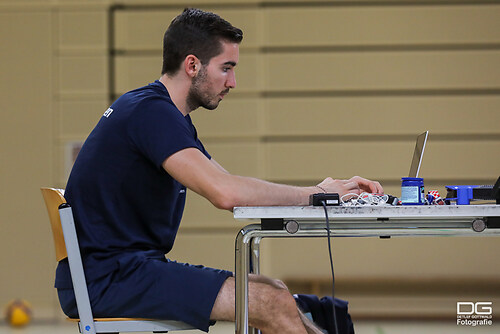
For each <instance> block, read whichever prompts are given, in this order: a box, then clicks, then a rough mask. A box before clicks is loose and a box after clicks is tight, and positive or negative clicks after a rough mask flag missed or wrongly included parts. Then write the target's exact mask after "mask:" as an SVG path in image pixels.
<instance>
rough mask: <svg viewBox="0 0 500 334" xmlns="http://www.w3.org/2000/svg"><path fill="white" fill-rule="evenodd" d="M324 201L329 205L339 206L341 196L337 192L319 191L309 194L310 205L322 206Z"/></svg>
mask: <svg viewBox="0 0 500 334" xmlns="http://www.w3.org/2000/svg"><path fill="white" fill-rule="evenodd" d="M323 202H324V203H325V204H326V205H328V206H339V205H340V196H339V194H337V193H326V194H325V193H318V194H312V195H310V196H309V205H314V206H322V205H323Z"/></svg>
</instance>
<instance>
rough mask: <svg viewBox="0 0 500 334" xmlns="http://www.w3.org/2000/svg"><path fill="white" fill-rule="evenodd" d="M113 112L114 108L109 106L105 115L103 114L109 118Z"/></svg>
mask: <svg viewBox="0 0 500 334" xmlns="http://www.w3.org/2000/svg"><path fill="white" fill-rule="evenodd" d="M112 112H113V109H111V108H108V109H106V111H105V112H104V115H103V116H104V117H106V118H108V117H109V115H111V113H112Z"/></svg>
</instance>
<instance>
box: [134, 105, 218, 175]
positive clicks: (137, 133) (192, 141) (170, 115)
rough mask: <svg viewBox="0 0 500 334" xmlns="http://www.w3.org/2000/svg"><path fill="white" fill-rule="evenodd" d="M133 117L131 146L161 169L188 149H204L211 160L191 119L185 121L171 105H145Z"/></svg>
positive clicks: (187, 117)
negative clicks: (170, 159)
mask: <svg viewBox="0 0 500 334" xmlns="http://www.w3.org/2000/svg"><path fill="white" fill-rule="evenodd" d="M130 117H131V119H130V120H129V125H128V129H127V130H128V134H129V138H130V140H131V142H132V143H131V144H132V145H133V146H134V147H136V149H137V150H138V151H139V152H141V153H142V154H144V155H145V156H146V158H147V159H149V160H150V161H152V162H153V163H154V164H155V165H156V166H157V167H161V165H162V163H163V161H165V159H166V158H168V157H169V156H170V155H172V154H174V153H176V152H178V151H180V150H183V149H185V148H188V147H196V148H198V149H200V150H201V151H202V152H203V153H204V154H205V155H206V156H207V157H208V158H209V159H210V155H209V154H208V153H207V152H206V150H205V148H204V147H203V145H202V144H201V142H200V141H199V140H198V138H197V134H196V129H195V128H194V126H193V124H192V122H191V119H190V118H189V116H186V117H184V115H182V113H180V112H179V110H178V109H177V108H175V107H174V106H173V105H172V104H170V103H169V102H167V101H165V100H163V99H153V100H146V101H143V102H142V103H141V104H140V105H139V106H138V110H137V111H136V112H134V113H133V114H132V115H131V116H130Z"/></svg>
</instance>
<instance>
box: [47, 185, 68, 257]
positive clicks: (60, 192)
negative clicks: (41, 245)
mask: <svg viewBox="0 0 500 334" xmlns="http://www.w3.org/2000/svg"><path fill="white" fill-rule="evenodd" d="M40 190H41V191H42V195H43V199H44V200H45V206H46V207H47V212H48V213H49V219H50V225H51V227H52V236H53V237H54V246H55V249H56V260H57V261H58V262H59V261H61V260H62V259H65V258H67V257H68V253H67V252H66V244H65V243H64V235H63V231H62V226H61V218H60V217H59V205H61V204H63V203H66V199H65V198H64V189H55V188H40Z"/></svg>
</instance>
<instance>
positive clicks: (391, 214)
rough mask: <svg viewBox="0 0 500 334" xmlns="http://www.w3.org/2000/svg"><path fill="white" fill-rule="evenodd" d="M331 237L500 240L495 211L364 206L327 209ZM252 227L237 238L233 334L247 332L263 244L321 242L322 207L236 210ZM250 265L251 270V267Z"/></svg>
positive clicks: (471, 207) (497, 209)
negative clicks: (251, 277)
mask: <svg viewBox="0 0 500 334" xmlns="http://www.w3.org/2000/svg"><path fill="white" fill-rule="evenodd" d="M327 211H328V217H329V221H330V232H331V236H332V237H336V236H343V237H392V236H474V237H478V236H491V235H497V236H500V205H430V206H364V207H339V206H329V207H328V208H327ZM233 212H234V218H235V219H238V220H246V221H250V222H253V224H250V225H247V226H245V227H244V228H243V229H242V230H241V231H240V232H239V233H238V236H237V237H236V249H235V251H236V252H235V261H236V268H235V279H236V334H248V333H250V332H255V331H254V329H251V328H249V327H248V274H249V273H256V274H259V272H260V270H259V244H260V241H261V240H262V238H270V237H271V238H280V237H326V236H327V229H326V221H325V212H324V209H323V207H313V206H286V207H237V208H234V211H233ZM250 264H251V265H250Z"/></svg>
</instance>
